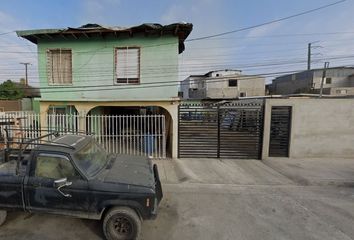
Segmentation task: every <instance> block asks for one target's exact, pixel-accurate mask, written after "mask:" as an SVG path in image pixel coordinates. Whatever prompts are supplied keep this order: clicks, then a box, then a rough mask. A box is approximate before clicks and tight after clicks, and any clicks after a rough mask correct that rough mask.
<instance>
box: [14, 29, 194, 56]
mask: <svg viewBox="0 0 354 240" xmlns="http://www.w3.org/2000/svg"><path fill="white" fill-rule="evenodd" d="M192 29H193V24H191V23H184V22H183V23H173V24H169V25H161V24H158V23H144V24H141V25H137V26H131V27H105V26H101V25H99V24H91V23H89V24H85V25H83V26H81V27H78V28H73V27H68V28H56V29H34V30H18V31H16V34H17V36H19V37H22V38H25V39H27V40H28V41H30V42H32V43H34V44H38V42H39V41H40V40H53V39H56V38H61V39H63V40H76V39H91V38H102V39H103V38H106V37H115V38H120V37H122V34H128V36H130V37H133V36H134V34H136V33H143V34H144V35H145V36H162V35H173V36H177V37H178V39H179V53H182V52H183V51H184V49H185V46H184V41H185V40H186V38H187V37H188V36H189V34H190V33H191V31H192ZM124 36H127V35H124Z"/></svg>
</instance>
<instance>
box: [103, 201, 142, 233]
mask: <svg viewBox="0 0 354 240" xmlns="http://www.w3.org/2000/svg"><path fill="white" fill-rule="evenodd" d="M140 230H141V220H140V218H139V216H138V214H137V213H136V212H135V211H134V210H133V209H131V208H128V207H114V208H112V209H110V210H109V211H108V212H107V214H106V215H105V217H104V220H103V233H104V235H105V237H106V239H107V240H133V239H137V238H138V237H139V235H140Z"/></svg>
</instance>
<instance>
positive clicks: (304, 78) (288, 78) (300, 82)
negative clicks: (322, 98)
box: [271, 71, 313, 95]
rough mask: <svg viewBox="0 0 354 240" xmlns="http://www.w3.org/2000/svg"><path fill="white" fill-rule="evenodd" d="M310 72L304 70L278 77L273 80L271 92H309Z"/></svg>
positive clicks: (310, 84) (310, 85) (310, 83)
mask: <svg viewBox="0 0 354 240" xmlns="http://www.w3.org/2000/svg"><path fill="white" fill-rule="evenodd" d="M312 74H313V73H312V72H311V71H305V72H301V73H298V74H291V75H285V76H281V77H278V78H276V79H274V80H273V83H272V92H271V94H284V95H285V94H294V93H309V92H310V89H311V87H312Z"/></svg>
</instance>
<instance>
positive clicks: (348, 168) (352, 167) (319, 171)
mask: <svg viewBox="0 0 354 240" xmlns="http://www.w3.org/2000/svg"><path fill="white" fill-rule="evenodd" d="M263 163H264V164H266V165H267V166H269V167H271V168H272V169H274V170H276V171H277V172H279V173H281V174H283V175H284V176H286V177H288V178H290V179H291V180H293V181H294V182H296V183H298V184H301V185H318V186H329V185H332V186H354V159H323V158H314V159H289V158H270V159H267V160H263Z"/></svg>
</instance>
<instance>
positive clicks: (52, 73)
mask: <svg viewBox="0 0 354 240" xmlns="http://www.w3.org/2000/svg"><path fill="white" fill-rule="evenodd" d="M47 73H48V83H49V84H51V85H67V84H72V55H71V50H70V49H48V50H47Z"/></svg>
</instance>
